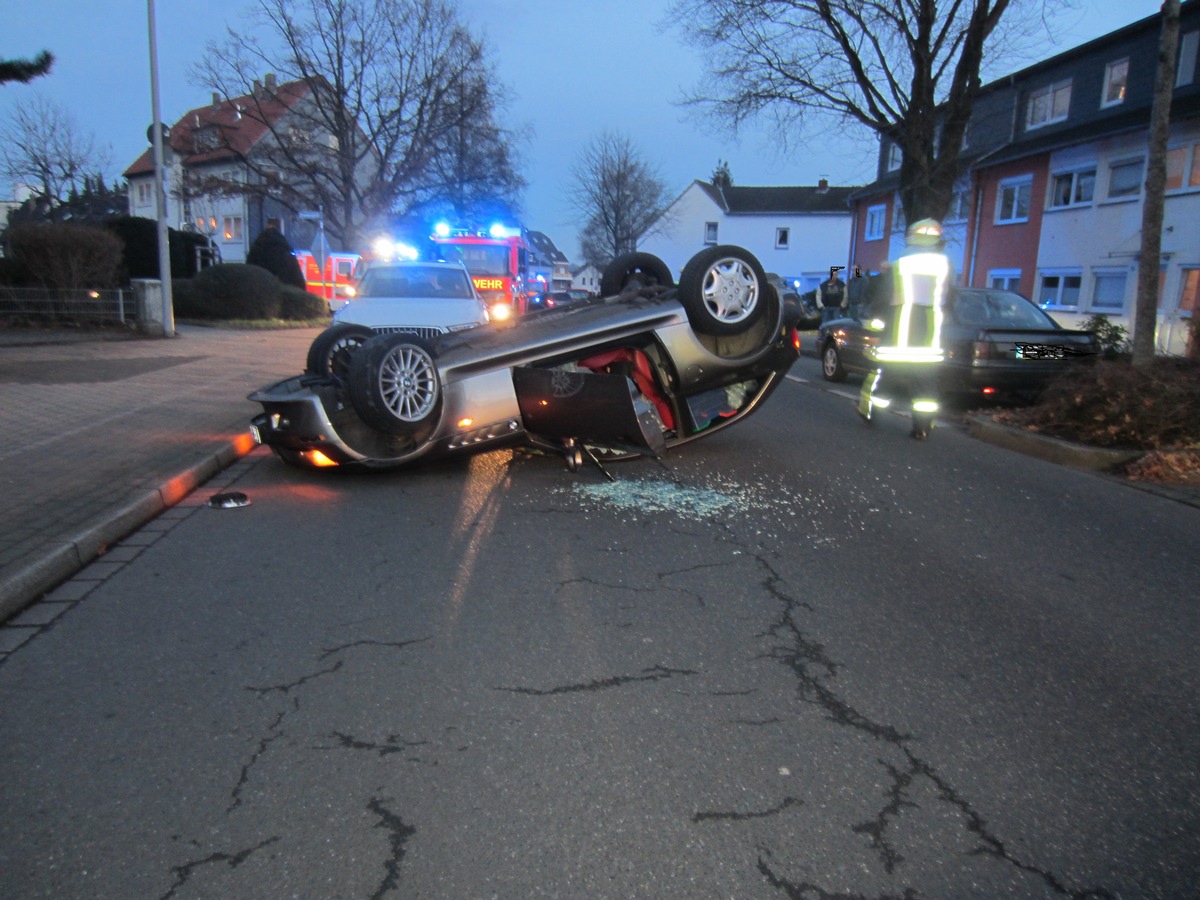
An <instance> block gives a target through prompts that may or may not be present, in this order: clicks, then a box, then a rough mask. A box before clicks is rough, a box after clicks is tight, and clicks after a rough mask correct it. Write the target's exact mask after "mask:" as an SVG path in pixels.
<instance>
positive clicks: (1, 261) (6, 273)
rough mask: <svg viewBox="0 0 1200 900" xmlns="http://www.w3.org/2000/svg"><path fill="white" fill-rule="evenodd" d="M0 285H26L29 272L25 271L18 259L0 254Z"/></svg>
mask: <svg viewBox="0 0 1200 900" xmlns="http://www.w3.org/2000/svg"><path fill="white" fill-rule="evenodd" d="M0 285H4V286H5V287H27V286H28V285H29V273H28V272H26V271H25V265H24V264H23V263H22V262H21V261H20V260H16V259H10V258H9V257H7V256H0Z"/></svg>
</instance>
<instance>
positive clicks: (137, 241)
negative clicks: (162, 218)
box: [104, 216, 159, 284]
mask: <svg viewBox="0 0 1200 900" xmlns="http://www.w3.org/2000/svg"><path fill="white" fill-rule="evenodd" d="M104 227H105V228H107V229H108V230H109V231H111V232H112V233H113V234H115V235H116V236H117V237H118V238H119V239H120V240H121V243H122V245H123V247H124V254H123V263H122V267H121V282H122V283H123V284H128V283H129V280H130V279H131V278H158V277H159V271H158V225H157V223H155V221H154V220H153V219H143V218H142V217H141V216H120V217H119V218H116V219H109V220H108V221H107V222H105V223H104Z"/></svg>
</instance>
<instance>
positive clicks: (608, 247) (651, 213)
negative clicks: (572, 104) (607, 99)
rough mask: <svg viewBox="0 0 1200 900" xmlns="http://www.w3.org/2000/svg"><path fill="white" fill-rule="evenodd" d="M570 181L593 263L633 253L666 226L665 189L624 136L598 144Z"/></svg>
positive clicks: (586, 151) (604, 138)
mask: <svg viewBox="0 0 1200 900" xmlns="http://www.w3.org/2000/svg"><path fill="white" fill-rule="evenodd" d="M571 176H572V178H573V179H574V184H573V187H572V188H571V190H570V197H571V202H572V204H573V205H574V207H575V209H576V210H577V211H578V212H579V213H580V215H581V217H582V218H583V220H584V222H585V223H586V225H585V227H584V232H583V234H582V235H581V241H583V242H584V244H585V246H584V248H583V250H584V257H585V258H587V259H588V261H589V262H592V263H594V264H597V265H601V264H602V263H603V262H607V261H608V260H611V259H612V258H613V257H615V256H619V255H620V254H622V253H631V252H633V251H634V250H636V249H637V245H638V241H640V240H641V239H642V238H644V237H645V236H646V235H648V234H653V233H655V232H656V231H658V230H660V229H661V228H662V227H663V226H664V225H665V224H666V211H667V207H668V205H669V202H670V200H669V197H668V196H667V188H666V185H665V184H664V183H663V181H662V180H661V178H660V177H659V175H658V172H657V171H656V170H655V169H653V168H652V167H651V166H650V165H649V164H648V163H647V162H645V161H644V160H643V159H642V158H641V157H640V156H639V154H638V152H637V150H636V149H635V148H634V146H633V144H632V142H631V141H630V140H629V138H627V137H625V136H624V135H621V134H617V133H614V132H604V133H603V134H601V135H599V136H598V137H597V138H595V139H594V140H593V141H592V142H591V143H590V144H589V145H588V146H587V147H586V148H585V149H584V150H583V152H582V153H581V154H580V156H579V159H578V160H576V162H575V165H574V166H572V168H571ZM600 257H605V258H604V259H601V258H600Z"/></svg>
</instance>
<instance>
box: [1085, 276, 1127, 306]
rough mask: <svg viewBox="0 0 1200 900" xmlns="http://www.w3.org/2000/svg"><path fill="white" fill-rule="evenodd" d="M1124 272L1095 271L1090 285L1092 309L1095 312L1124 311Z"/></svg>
mask: <svg viewBox="0 0 1200 900" xmlns="http://www.w3.org/2000/svg"><path fill="white" fill-rule="evenodd" d="M1126 277H1127V276H1126V273H1125V272H1124V271H1123V270H1122V271H1119V272H1097V273H1096V277H1095V283H1094V284H1093V285H1092V309H1093V310H1096V311H1097V312H1106V313H1117V314H1118V315H1119V314H1120V313H1122V312H1124V311H1125V281H1126Z"/></svg>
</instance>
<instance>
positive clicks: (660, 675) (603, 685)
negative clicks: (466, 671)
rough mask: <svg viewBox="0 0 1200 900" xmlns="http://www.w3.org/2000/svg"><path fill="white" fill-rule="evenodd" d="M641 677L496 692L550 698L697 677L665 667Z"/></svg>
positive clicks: (694, 672)
mask: <svg viewBox="0 0 1200 900" xmlns="http://www.w3.org/2000/svg"><path fill="white" fill-rule="evenodd" d="M642 672H643V673H644V674H642V675H614V676H612V677H611V678H601V679H598V680H596V681H587V682H583V683H582V684H563V685H559V686H558V687H552V688H546V689H539V688H527V687H498V688H493V690H497V691H507V692H508V693H510V694H527V695H529V696H531V697H551V696H554V695H555V694H577V693H582V692H587V691H603V690H608V689H609V688H615V687H623V686H624V685H627V684H634V683H637V682H644V681H661V680H663V679H664V678H674V677H675V676H676V675H699V674H700V673H699V670H697V669H672V668H669V667H667V666H651V667H650V668H648V669H642Z"/></svg>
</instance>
